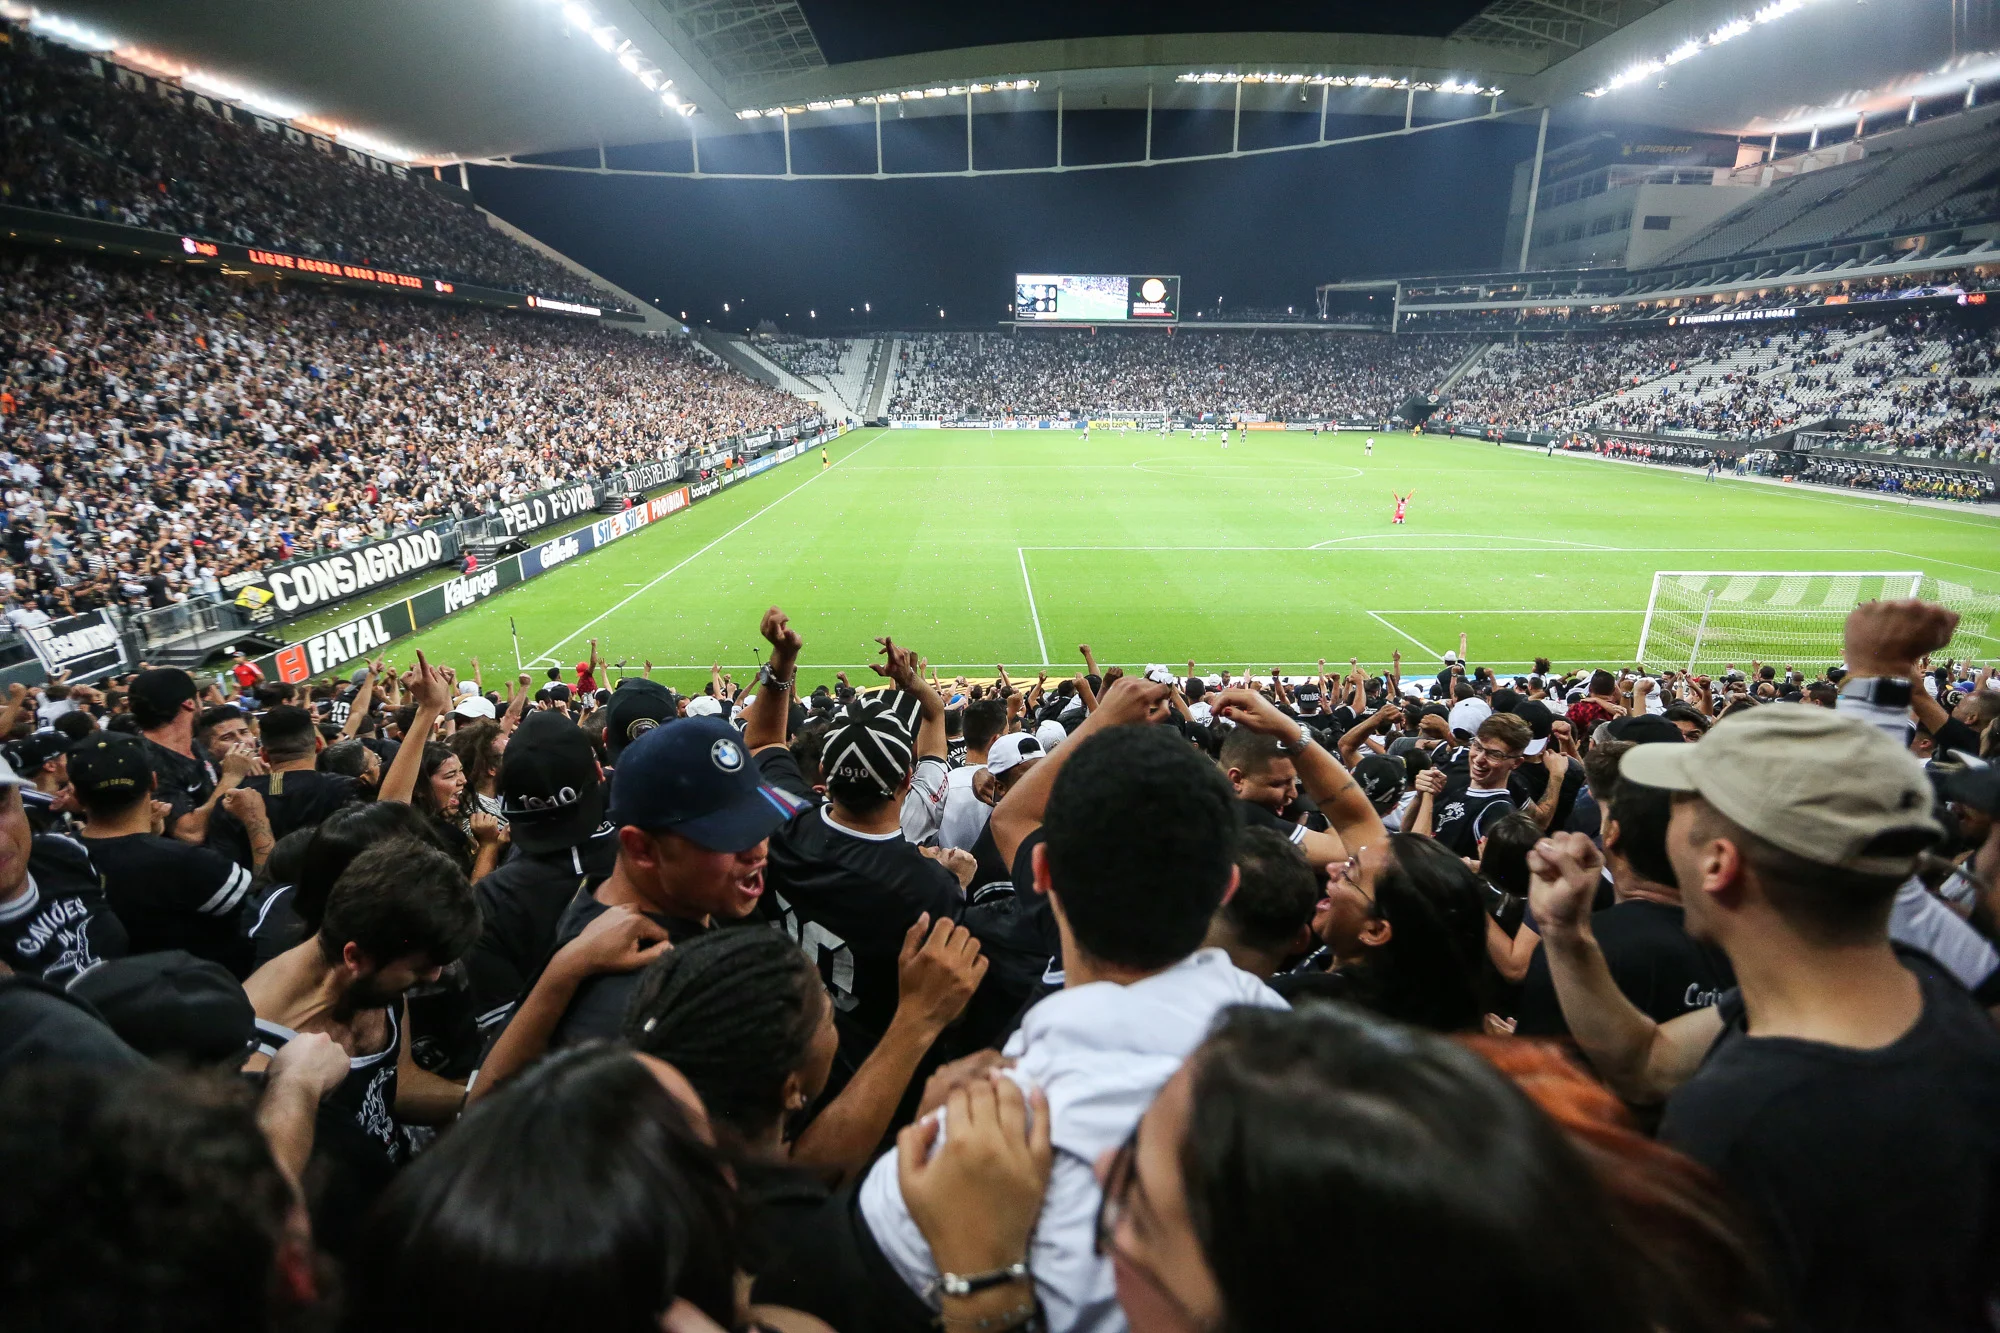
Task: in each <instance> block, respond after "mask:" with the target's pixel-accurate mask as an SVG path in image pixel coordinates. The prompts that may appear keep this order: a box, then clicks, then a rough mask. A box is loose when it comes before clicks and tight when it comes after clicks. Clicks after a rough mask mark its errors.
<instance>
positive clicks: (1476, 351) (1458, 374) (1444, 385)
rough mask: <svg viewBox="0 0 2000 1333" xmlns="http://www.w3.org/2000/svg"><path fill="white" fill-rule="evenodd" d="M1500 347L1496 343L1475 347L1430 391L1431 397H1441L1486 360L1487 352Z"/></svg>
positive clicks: (1481, 344) (1484, 343)
mask: <svg viewBox="0 0 2000 1333" xmlns="http://www.w3.org/2000/svg"><path fill="white" fill-rule="evenodd" d="M1500 345H1501V344H1500V343H1497V342H1483V343H1479V344H1478V345H1476V346H1475V347H1474V348H1473V349H1472V350H1471V351H1469V352H1467V353H1466V354H1465V355H1464V357H1462V358H1461V359H1460V360H1459V363H1458V364H1457V365H1455V366H1453V367H1452V368H1451V369H1450V370H1449V371H1447V372H1446V373H1445V377H1444V379H1443V380H1442V381H1440V382H1439V384H1438V386H1437V387H1436V388H1435V389H1432V390H1431V395H1432V396H1433V397H1438V398H1441V397H1443V396H1444V394H1445V391H1446V390H1447V389H1449V388H1451V386H1452V385H1454V384H1456V383H1458V382H1459V381H1460V380H1462V379H1464V378H1465V377H1466V375H1467V374H1469V373H1470V372H1471V370H1472V368H1473V367H1474V366H1477V365H1478V364H1479V363H1480V362H1481V361H1483V360H1485V359H1486V354H1487V353H1488V352H1490V351H1492V350H1493V349H1494V348H1496V347H1499V346H1500Z"/></svg>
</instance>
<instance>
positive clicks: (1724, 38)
mask: <svg viewBox="0 0 2000 1333" xmlns="http://www.w3.org/2000/svg"><path fill="white" fill-rule="evenodd" d="M1811 3H1813V0H1771V3H1770V4H1767V5H1765V6H1764V7H1763V8H1762V9H1759V10H1757V11H1756V12H1755V13H1754V14H1751V15H1750V16H1749V17H1748V18H1735V19H1731V20H1730V21H1729V22H1727V23H1725V24H1723V25H1722V26H1721V27H1719V28H1717V29H1716V30H1715V31H1713V32H1711V33H1709V34H1708V36H1706V37H1691V38H1689V39H1688V40H1687V41H1685V42H1682V43H1681V44H1680V45H1679V46H1676V47H1675V48H1674V49H1673V50H1671V51H1669V52H1668V53H1667V54H1666V55H1664V56H1661V57H1660V58H1658V59H1656V60H1645V61H1641V62H1640V63H1639V64H1636V65H1633V66H1630V67H1629V68H1627V69H1623V70H1620V71H1619V72H1618V73H1617V74H1615V75H1613V76H1612V77H1611V78H1610V79H1609V80H1607V81H1606V82H1605V83H1603V84H1600V85H1599V86H1598V87H1595V88H1592V89H1589V90H1588V91H1586V92H1585V93H1584V96H1585V97H1603V96H1605V95H1607V94H1609V93H1615V92H1617V91H1618V90H1619V89H1620V88H1627V87H1630V86H1631V85H1632V84H1635V83H1637V82H1639V80H1641V79H1644V78H1647V77H1649V76H1651V75H1654V74H1657V73H1659V72H1660V71H1661V70H1663V69H1665V68H1666V67H1667V66H1669V65H1678V64H1679V63H1680V62H1681V61H1683V60H1687V59H1689V58H1691V57H1693V56H1696V55H1699V54H1700V53H1701V52H1703V51H1707V50H1711V49H1713V48H1715V47H1718V46H1721V45H1722V44H1723V43H1724V42H1730V41H1734V40H1736V39H1737V38H1738V37H1741V36H1742V35H1743V34H1744V33H1746V32H1749V31H1750V30H1751V29H1753V28H1756V27H1760V26H1761V25H1763V24H1766V23H1774V22H1776V21H1777V20H1779V19H1781V18H1784V17H1785V16H1787V15H1789V14H1796V13H1798V12H1799V11H1800V10H1801V9H1804V8H1805V7H1806V6H1807V5H1809V4H1811Z"/></svg>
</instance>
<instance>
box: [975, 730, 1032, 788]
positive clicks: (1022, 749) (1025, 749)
mask: <svg viewBox="0 0 2000 1333" xmlns="http://www.w3.org/2000/svg"><path fill="white" fill-rule="evenodd" d="M1041 757H1042V742H1041V739H1040V738H1039V737H1037V736H1033V735H1030V734H1029V733H1027V732H1025V731H1010V732H1008V733H1007V734H1006V735H1005V736H1002V737H1001V738H1000V739H999V740H996V741H994V742H993V744H992V746H991V747H990V748H989V749H988V750H987V751H986V771H987V772H988V773H991V774H992V775H993V776H994V777H996V778H997V777H999V776H1000V775H1001V774H1002V773H1005V772H1006V771H1007V770H1008V769H1010V768H1014V767H1016V766H1017V765H1020V764H1025V763H1027V762H1028V761H1029V760H1030V759H1040V758H1041Z"/></svg>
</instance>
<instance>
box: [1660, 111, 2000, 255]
mask: <svg viewBox="0 0 2000 1333" xmlns="http://www.w3.org/2000/svg"><path fill="white" fill-rule="evenodd" d="M1996 125H2000V107H1995V108H1990V109H1987V110H1983V111H1980V112H1976V113H1973V114H1970V115H1966V116H1962V117H1953V118H1951V119H1950V120H1949V121H1945V122H1942V123H1940V124H1937V125H1933V126H1924V127H1922V129H1923V130H1924V131H1925V132H1924V133H1919V132H1918V131H1917V130H1909V131H1903V132H1900V133H1897V134H1893V135H1883V136H1880V138H1878V139H1877V140H1876V141H1875V142H1873V143H1870V144H1868V145H1867V152H1866V155H1865V156H1863V157H1861V158H1860V159H1859V160H1858V161H1851V162H1842V163H1839V164H1837V165H1833V166H1826V167H1822V168H1820V169H1819V170H1816V171H1805V172H1801V173H1799V174H1797V175H1792V176H1788V177H1785V178H1783V179H1780V180H1777V181H1776V182H1775V183H1773V184H1771V185H1769V186H1767V187H1766V188H1765V189H1762V190H1758V191H1756V192H1755V194H1754V196H1753V197H1752V198H1751V199H1750V200H1748V201H1747V202H1746V203H1744V204H1743V205H1742V206H1741V207H1739V208H1737V209H1735V210H1734V211H1733V212H1731V213H1729V214H1728V215H1726V216H1725V217H1723V218H1721V219H1719V220H1718V221H1717V222H1716V223H1715V224H1714V225H1712V226H1710V227H1708V228H1707V229H1705V230H1703V231H1701V232H1699V233H1697V234H1696V235H1695V236H1693V237H1691V238H1690V239H1689V240H1688V242H1687V243H1686V244H1685V245H1682V246H1680V247H1677V248H1676V249H1673V250H1669V251H1667V252H1666V253H1664V254H1662V255H1661V256H1660V258H1659V259H1658V260H1657V261H1656V263H1657V265H1659V266H1663V267H1664V266H1672V265H1680V264H1696V263H1703V262H1706V261H1709V260H1721V259H1732V258H1735V257H1737V256H1739V255H1756V254H1763V253H1776V252H1782V251H1785V250H1791V249H1796V248H1798V247H1800V246H1819V245H1831V244H1835V243H1837V242H1839V241H1842V240H1848V239H1859V238H1862V237H1878V236H1883V237H1886V236H1894V235H1898V234H1901V233H1905V232H1908V231H1910V230H1911V229H1913V228H1924V227H1942V226H1949V225H1952V224H1955V223H1962V222H1968V221H1974V220H1984V219H1988V218H1991V217H1994V216H1996V215H2000V133H1997V132H1996Z"/></svg>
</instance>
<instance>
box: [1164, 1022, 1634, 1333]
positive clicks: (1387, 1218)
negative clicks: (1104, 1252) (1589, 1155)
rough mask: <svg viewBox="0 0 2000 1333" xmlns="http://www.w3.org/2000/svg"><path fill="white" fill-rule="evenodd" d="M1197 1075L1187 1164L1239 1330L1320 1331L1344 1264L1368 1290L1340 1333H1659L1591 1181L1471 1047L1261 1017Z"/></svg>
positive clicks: (1230, 1037) (1207, 1058) (1212, 1040)
mask: <svg viewBox="0 0 2000 1333" xmlns="http://www.w3.org/2000/svg"><path fill="white" fill-rule="evenodd" d="M1190 1064H1191V1065H1192V1067H1193V1069H1194V1084H1193V1088H1192V1093H1191V1104H1190V1107H1189V1113H1188V1125H1187V1133H1186V1136H1185V1137H1184V1138H1183V1139H1182V1140H1181V1143H1180V1149H1179V1154H1178V1155H1179V1159H1180V1168H1181V1175H1182V1179H1183V1182H1184V1187H1185V1190H1186V1196H1187V1206H1188V1216H1189V1219H1190V1221H1191V1223H1192V1225H1193V1229H1194V1233H1195V1237H1196V1239H1197V1240H1198V1241H1199V1242H1200V1244H1201V1250H1202V1255H1203V1257H1204V1258H1205V1259H1206V1260H1207V1261H1208V1266H1209V1268H1210V1270H1211V1271H1212V1272H1213V1273H1214V1275H1215V1282H1216V1286H1217V1287H1218V1289H1219V1290H1220V1291H1221V1294H1222V1302H1223V1305H1224V1308H1225V1315H1224V1319H1223V1324H1222V1327H1223V1328H1224V1329H1226V1330H1229V1333H1251V1331H1252V1330H1256V1331H1258V1333H1261V1331H1262V1330H1268V1329H1281V1328H1290V1327H1297V1326H1299V1325H1300V1324H1301V1322H1302V1320H1311V1319H1313V1318H1315V1317H1317V1314H1318V1312H1321V1311H1323V1310H1324V1308H1325V1302H1326V1294H1327V1293H1326V1272H1325V1257H1326V1256H1327V1255H1329V1254H1336V1255H1339V1256H1340V1257H1341V1258H1340V1263H1341V1265H1342V1267H1343V1268H1348V1267H1350V1266H1351V1269H1352V1271H1354V1272H1357V1273H1368V1274H1370V1275H1371V1276H1370V1280H1369V1281H1367V1282H1365V1283H1360V1284H1356V1285H1358V1286H1359V1287H1360V1288H1362V1289H1361V1290H1356V1291H1352V1292H1349V1291H1346V1290H1345V1289H1343V1294H1342V1297H1341V1323H1342V1324H1343V1326H1349V1327H1353V1328H1429V1329H1443V1328H1475V1327H1476V1328H1479V1329H1482V1330H1486V1331H1487V1333H1543V1331H1544V1330H1547V1329H1556V1328H1588V1329H1592V1330H1596V1331H1599V1333H1642V1331H1643V1330H1645V1329H1647V1328H1648V1326H1649V1325H1648V1320H1647V1319H1646V1312H1645V1311H1643V1310H1642V1309H1641V1308H1640V1305H1639V1301H1638V1297H1637V1294H1636V1293H1635V1292H1634V1290H1633V1289H1632V1287H1631V1285H1630V1284H1629V1283H1628V1281H1627V1279H1626V1274H1627V1272H1628V1270H1629V1269H1630V1268H1631V1267H1632V1265H1633V1264H1634V1263H1635V1262H1636V1259H1635V1256H1634V1254H1633V1252H1632V1241H1631V1240H1630V1239H1629V1238H1628V1237H1627V1236H1626V1234H1625V1233H1624V1232H1623V1231H1622V1230H1621V1229H1620V1228H1618V1227H1617V1226H1616V1225H1614V1222H1615V1219H1614V1217H1613V1215H1612V1213H1611V1210H1610V1208H1609V1206H1608V1204H1607V1202H1606V1199H1605V1197H1604V1193H1603V1190H1602V1189H1601V1187H1600V1186H1599V1185H1598V1183H1597V1181H1596V1179H1595V1178H1594V1177H1593V1176H1592V1174H1591V1172H1590V1169H1589V1168H1588V1166H1587V1165H1586V1164H1585V1163H1584V1161H1583V1160H1582V1158H1581V1157H1580V1155H1579V1154H1578V1153H1577V1151H1576V1149H1575V1148H1574V1147H1573V1146H1572V1145H1571V1144H1570V1143H1569V1141H1568V1140H1567V1139H1566V1138H1565V1137H1564V1136H1563V1134H1562V1133H1561V1131H1559V1130H1558V1129H1557V1128H1556V1127H1555V1126H1554V1125H1553V1124H1552V1123H1551V1122H1550V1121H1549V1119H1548V1117H1547V1116H1545V1115H1544V1114H1543V1113H1542V1112H1541V1111H1540V1110H1539V1109H1537V1108H1536V1107H1535V1106H1534V1104H1533V1103H1531V1102H1530V1101H1529V1100H1528V1099H1527V1097H1526V1096H1524V1095H1523V1094H1522V1093H1521V1091H1520V1090H1519V1089H1518V1088H1516V1087H1515V1086H1514V1085H1513V1084H1512V1083H1510V1082H1508V1081H1507V1079H1505V1078H1504V1077H1502V1076H1501V1075H1500V1074H1499V1073H1498V1072H1497V1071H1496V1070H1495V1069H1493V1067H1492V1066H1491V1065H1488V1064H1487V1063H1486V1062H1485V1061H1483V1060H1481V1059H1479V1057H1477V1056H1475V1055H1473V1054H1472V1053H1471V1052H1470V1051H1467V1050H1465V1049H1464V1048H1462V1047H1460V1046H1459V1045H1458V1044H1457V1043H1455V1042H1452V1041H1448V1040H1445V1039H1444V1038H1441V1037H1437V1036H1433V1035H1431V1034H1429V1033H1425V1032H1418V1031H1413V1030H1411V1029H1409V1028H1405V1027H1402V1026H1399V1025H1397V1024H1395V1023H1391V1022H1387V1021H1385V1020H1384V1019H1381V1018H1378V1017H1375V1016H1373V1015H1370V1014H1368V1013H1365V1012H1363V1011H1361V1010H1358V1009H1355V1008H1353V1007H1352V1006H1347V1005H1341V1006H1333V1005H1326V1004H1307V1005H1304V1006H1302V1007H1301V1008H1300V1009H1298V1010H1296V1011H1293V1012H1286V1011H1283V1010H1268V1009H1256V1008H1247V1007H1246V1008H1236V1009H1230V1010H1227V1011H1225V1012H1224V1014H1223V1016H1222V1018H1221V1020H1220V1021H1219V1022H1218V1024H1217V1026H1216V1030H1215V1031H1214V1033H1213V1034H1211V1035H1210V1037H1209V1038H1208V1040H1207V1041H1206V1042H1204V1043H1203V1044H1202V1046H1201V1047H1200V1048H1199V1049H1198V1050H1197V1051H1196V1052H1195V1053H1194V1055H1193V1056H1192V1057H1191V1059H1190ZM1301 1218H1310V1219H1312V1224H1311V1225H1310V1226H1301V1225H1300V1224H1299V1223H1300V1219H1301ZM1440 1273H1448V1274H1449V1278H1448V1279H1445V1280H1440V1279H1439V1274H1440Z"/></svg>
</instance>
